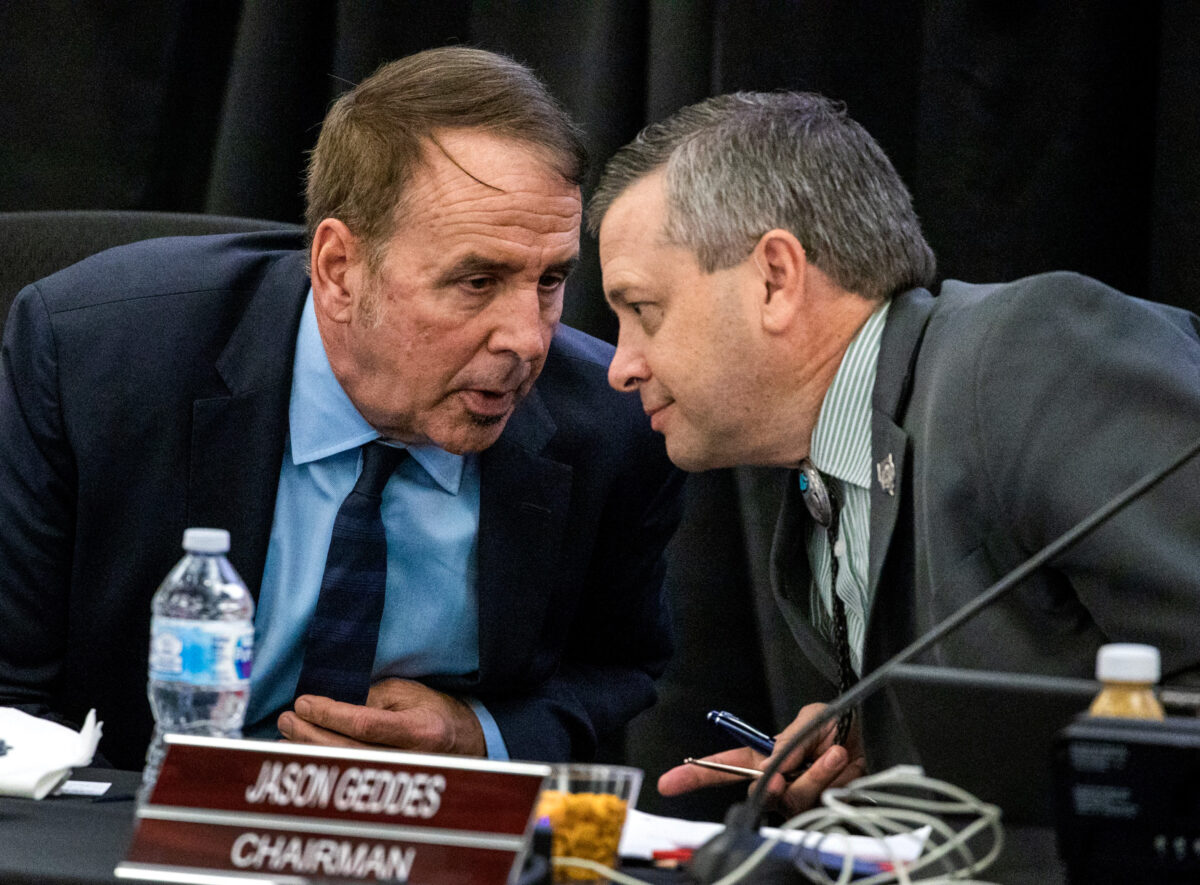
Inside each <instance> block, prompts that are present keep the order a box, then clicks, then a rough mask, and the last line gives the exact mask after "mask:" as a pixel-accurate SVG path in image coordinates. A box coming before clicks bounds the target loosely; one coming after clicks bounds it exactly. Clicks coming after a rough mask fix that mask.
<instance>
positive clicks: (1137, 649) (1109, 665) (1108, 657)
mask: <svg viewBox="0 0 1200 885" xmlns="http://www.w3.org/2000/svg"><path fill="white" fill-rule="evenodd" d="M1161 666H1162V665H1161V662H1160V660H1159V655H1158V649H1157V648H1155V647H1154V646H1153V645H1139V644H1137V643H1133V642H1115V643H1112V644H1110V645H1102V646H1100V650H1099V651H1097V652H1096V678H1097V679H1099V680H1100V681H1101V682H1149V683H1156V682H1158V678H1159V676H1160V675H1162V674H1161V669H1160V668H1161Z"/></svg>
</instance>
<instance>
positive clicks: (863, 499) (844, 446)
mask: <svg viewBox="0 0 1200 885" xmlns="http://www.w3.org/2000/svg"><path fill="white" fill-rule="evenodd" d="M890 304H891V302H890V301H888V302H884V303H883V304H882V305H881V306H880V307H879V309H878V310H876V311H875V312H874V313H873V314H871V316H870V318H869V319H868V320H867V322H866V323H865V324H864V325H863V327H862V328H861V329H860V330H859V331H858V334H857V335H855V337H854V340H853V341H851V342H850V346H849V347H848V348H847V349H846V355H845V356H844V357H843V358H842V364H841V366H839V367H838V371H837V374H836V375H835V376H834V379H833V383H832V384H830V386H829V390H828V391H827V392H826V394H825V400H824V402H823V403H822V404H821V414H820V415H819V416H818V418H817V426H816V427H814V428H813V435H812V443H811V445H810V447H809V458H810V459H811V460H812V462H813V464H815V465H816V467H817V469H818V470H820V471H821V473H823V474H824V475H825V477H826V480H827V481H829V482H831V483H835V484H836V485H837V487H838V489H837V491H838V492H839V493H840V496H841V499H842V516H841V528H840V531H839V537H838V542H837V548H836V549H835V550H834V554H835V555H836V556H837V557H838V587H837V593H838V596H840V597H841V598H842V602H843V604H844V605H845V606H846V626H847V628H848V632H849V638H850V659H851V662H852V663H853V665H854V669H855V671H856V672H857V673H859V674H860V675H861V673H862V648H863V637H864V636H865V635H866V626H867V612H868V611H870V608H871V599H870V594H869V588H868V587H867V569H868V566H869V558H870V534H871V393H872V391H873V390H874V387H875V366H876V364H877V363H878V361H879V339H880V336H881V335H882V334H883V326H884V323H885V321H886V319H887V312H888V307H889V306H890ZM807 524H808V526H809V533H808V538H807V539H806V548H807V551H808V562H809V566H810V568H811V571H812V576H813V582H812V587H811V617H812V621H813V624H814V625H815V626H816V627H817V629H818V630H820V631H821V633H822V634H823V635H824V636H827V637H829V638H830V640H831V641H832V637H833V603H832V597H831V595H830V593H831V589H830V586H829V573H830V566H829V539H828V535H827V534H826V532H825V530H824V529H823V528H821V527H820V526H818V525H817V524H816V523H813V522H809V523H807Z"/></svg>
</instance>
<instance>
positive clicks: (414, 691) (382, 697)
mask: <svg viewBox="0 0 1200 885" xmlns="http://www.w3.org/2000/svg"><path fill="white" fill-rule="evenodd" d="M433 693H434V692H433V689H431V688H429V687H428V686H425V685H422V684H421V683H419V682H414V681H413V680H411V679H400V678H398V677H395V676H389V677H388V678H386V679H381V680H379V681H378V682H376V683H373V684H372V685H371V688H370V690H369V691H368V692H367V706H368V707H379V708H381V709H391V710H399V709H403V708H404V707H411V706H414V705H415V704H418V703H420V702H421V701H422V700H425V699H427V698H428V697H429V696H430V695H431V694H433Z"/></svg>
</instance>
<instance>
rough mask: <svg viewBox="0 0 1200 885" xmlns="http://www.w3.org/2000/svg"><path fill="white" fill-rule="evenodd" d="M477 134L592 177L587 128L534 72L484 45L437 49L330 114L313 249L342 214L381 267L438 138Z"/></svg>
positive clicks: (314, 182) (344, 99)
mask: <svg viewBox="0 0 1200 885" xmlns="http://www.w3.org/2000/svg"><path fill="white" fill-rule="evenodd" d="M476 128H477V129H481V130H485V131H487V132H489V133H491V134H494V135H499V136H504V137H508V138H513V139H516V140H518V141H522V142H525V143H527V144H531V145H535V146H538V147H541V148H543V149H545V151H546V152H547V154H548V155H549V159H550V162H551V164H552V165H553V166H554V168H555V169H556V170H557V171H558V172H559V173H560V174H561V175H562V176H563V178H564V179H566V180H567V181H569V182H571V183H572V184H576V185H578V184H580V183H581V182H582V180H583V177H584V175H585V172H586V165H587V154H586V151H585V149H584V146H583V141H582V139H581V138H580V134H579V130H578V129H577V128H576V126H575V124H574V123H573V122H572V121H571V119H570V117H568V116H567V113H566V112H565V111H564V110H563V109H562V107H561V106H560V105H559V104H558V102H557V101H556V100H555V99H554V97H553V96H552V95H551V94H550V92H549V90H548V89H547V88H546V86H545V84H543V83H542V82H541V81H540V80H539V79H538V78H537V77H536V76H535V75H534V73H533V72H532V71H531V70H529V69H528V68H526V67H525V66H524V65H521V64H519V63H518V62H516V61H513V60H512V59H511V58H508V57H506V56H503V55H497V54H495V53H492V52H486V51H484V50H481V49H470V48H467V47H462V46H450V47H443V48H440V49H429V50H426V51H424V52H418V53H417V54H415V55H410V56H407V57H406V58H402V59H398V60H397V61H393V62H390V63H388V64H385V65H384V66H383V67H381V68H380V69H379V70H377V71H376V72H375V73H374V74H372V75H371V76H370V77H368V78H367V79H366V80H364V81H362V83H360V84H359V85H358V86H356V87H355V88H354V89H352V90H351V91H349V92H347V93H346V94H345V95H343V96H341V98H339V99H338V100H337V101H336V102H334V104H333V106H332V107H331V108H330V109H329V113H328V114H326V116H325V122H324V124H323V125H322V127H321V134H320V136H319V137H318V139H317V145H316V147H315V148H314V149H313V151H312V154H311V155H310V157H309V163H308V178H307V182H308V184H307V208H306V210H305V221H306V223H307V227H308V241H309V245H310V246H311V243H312V237H313V234H314V232H315V231H316V229H317V225H318V224H320V223H321V221H322V220H324V219H326V218H337V219H339V220H341V221H342V222H343V223H344V224H345V225H346V226H347V227H348V228H350V230H351V231H352V232H353V233H354V235H355V236H356V237H358V238H359V239H360V240H361V241H362V242H363V243H364V244H365V246H366V250H367V265H368V267H369V268H370V269H371V270H372V271H374V270H375V269H377V268H378V263H379V260H380V258H381V256H382V254H383V250H384V247H385V245H386V243H387V241H388V239H389V237H390V236H391V234H392V232H393V231H394V230H395V228H396V225H397V223H398V222H399V219H400V217H401V213H402V212H403V202H404V195H405V189H406V188H407V186H408V183H409V182H410V181H411V179H412V176H413V173H414V172H415V171H416V169H417V168H419V166H420V164H421V162H422V158H423V155H424V151H425V149H426V146H427V145H428V144H429V143H433V144H435V145H436V140H435V138H434V132H435V131H436V130H438V129H476ZM439 147H440V146H439ZM451 160H453V158H451Z"/></svg>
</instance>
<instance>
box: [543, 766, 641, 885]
mask: <svg viewBox="0 0 1200 885" xmlns="http://www.w3.org/2000/svg"><path fill="white" fill-rule="evenodd" d="M641 787H642V772H641V769H638V768H631V767H629V766H625V765H600V764H588V763H582V762H568V763H564V764H562V765H556V766H554V773H553V774H551V775H550V777H549V778H548V779H547V781H546V786H545V788H544V789H543V790H542V795H541V797H540V798H539V800H538V810H537V816H538V817H539V818H548V819H549V821H550V827H551V831H552V834H553V840H552V845H551V852H550V853H551V857H552V858H558V857H581V858H586V859H587V860H594V861H596V862H597V863H601V864H603V865H604V866H606V867H610V868H613V867H615V866H616V865H617V846H618V845H620V843H621V831H622V829H623V828H624V826H625V814H626V812H627V811H628V810H629V809H630V808H633V806H634V805H635V804H636V803H637V797H638V791H639V790H640V789H641ZM554 881H555V882H606V881H608V880H606V879H602V878H599V877H598V876H597V874H596V873H594V872H592V871H591V870H587V869H584V868H582V867H572V866H560V865H555V867H554Z"/></svg>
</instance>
